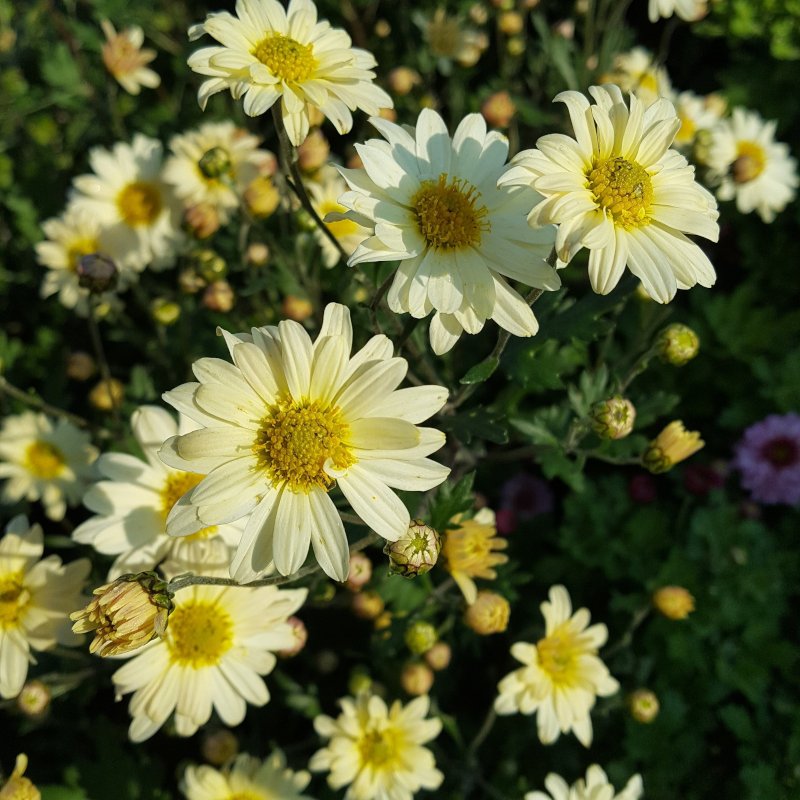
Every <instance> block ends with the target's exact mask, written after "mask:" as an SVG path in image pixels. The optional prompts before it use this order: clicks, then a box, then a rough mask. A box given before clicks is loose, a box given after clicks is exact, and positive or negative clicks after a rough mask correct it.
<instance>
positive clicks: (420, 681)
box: [400, 661, 433, 697]
mask: <svg viewBox="0 0 800 800" xmlns="http://www.w3.org/2000/svg"><path fill="white" fill-rule="evenodd" d="M400 685H401V686H402V687H403V690H404V691H405V692H407V693H408V694H410V695H412V696H414V697H419V696H420V695H423V694H428V692H429V691H430V690H431V686H433V670H432V669H431V668H430V667H429V666H428V665H427V664H423V663H421V662H419V661H414V662H412V663H410V664H406V665H405V667H403V671H402V672H401V673H400Z"/></svg>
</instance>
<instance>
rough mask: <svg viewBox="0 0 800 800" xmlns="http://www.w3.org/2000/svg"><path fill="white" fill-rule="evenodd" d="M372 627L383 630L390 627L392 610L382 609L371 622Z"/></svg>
mask: <svg viewBox="0 0 800 800" xmlns="http://www.w3.org/2000/svg"><path fill="white" fill-rule="evenodd" d="M372 627H373V628H375V630H376V631H385V630H386V629H387V628H391V627H392V612H391V611H383V612H382V613H380V614H379V615H378V616H377V617H375V622H373V623H372Z"/></svg>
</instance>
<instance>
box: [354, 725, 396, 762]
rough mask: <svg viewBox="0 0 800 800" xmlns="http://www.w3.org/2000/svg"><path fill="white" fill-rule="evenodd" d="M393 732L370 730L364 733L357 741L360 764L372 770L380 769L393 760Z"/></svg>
mask: <svg viewBox="0 0 800 800" xmlns="http://www.w3.org/2000/svg"><path fill="white" fill-rule="evenodd" d="M392 734H393V732H392V731H391V730H389V729H385V730H377V729H376V728H371V729H369V730H366V731H364V733H363V735H362V736H361V738H360V739H359V740H358V753H359V755H360V756H361V763H362V764H363V765H364V766H370V767H372V768H373V769H375V768H377V767H382V766H384V765H386V764H387V762H389V761H391V760H392V758H394V754H395V746H394V741H393V740H394V736H393V735H392Z"/></svg>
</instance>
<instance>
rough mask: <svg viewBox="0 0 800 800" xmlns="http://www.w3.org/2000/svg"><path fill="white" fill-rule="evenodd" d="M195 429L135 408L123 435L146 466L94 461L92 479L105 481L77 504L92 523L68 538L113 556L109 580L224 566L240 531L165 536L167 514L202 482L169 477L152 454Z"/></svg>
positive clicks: (113, 456)
mask: <svg viewBox="0 0 800 800" xmlns="http://www.w3.org/2000/svg"><path fill="white" fill-rule="evenodd" d="M197 427H198V426H197V425H196V424H195V423H194V422H192V421H191V420H190V419H188V418H187V417H184V416H182V415H181V419H180V427H179V425H178V423H176V422H175V420H174V419H173V417H172V416H171V415H170V414H169V413H168V412H166V411H165V410H164V409H163V408H158V407H157V406H142V407H141V408H139V409H137V410H136V411H134V413H133V415H132V416H131V428H132V429H133V435H134V437H135V439H136V442H137V443H138V445H139V447H141V449H142V452H143V453H144V456H145V459H146V460H142V459H139V458H137V457H136V456H132V455H128V454H127V453H103V455H101V456H100V458H98V459H97V471H98V472H99V473H100V475H102V476H103V478H106V480H101V481H100V482H98V483H96V484H94V485H93V486H92V487H91V488H90V489H89V491H87V492H86V494H85V495H84V497H83V504H84V505H85V506H86V507H87V508H88V509H90V510H91V511H94V512H95V514H96V516H93V517H90V518H89V519H87V520H86V521H85V522H84V523H82V524H81V525H79V526H78V527H77V528H76V529H75V530H74V532H73V534H72V535H73V538H74V539H75V541H77V542H80V543H81V544H89V545H91V546H92V547H94V548H95V550H97V551H98V552H99V553H104V554H105V555H112V556H117V558H116V560H115V561H114V563H113V565H112V566H111V568H110V569H109V571H108V579H109V580H114V579H116V578H118V577H119V576H120V575H124V574H125V573H128V572H145V571H147V570H151V569H153V568H154V567H155V566H156V565H157V564H159V563H161V562H162V561H163V560H164V559H169V560H170V562H172V563H174V566H173V567H171V568H170V569H171V571H181V569H180V568H181V567H182V568H183V569H182V571H185V572H188V571H193V572H204V571H207V570H208V569H215V568H216V569H219V568H223V569H227V567H228V565H229V564H230V560H231V556H232V555H233V548H234V547H235V545H236V544H237V543H238V541H239V539H240V538H241V535H242V531H243V530H244V525H243V524H241V523H228V524H224V525H214V526H209V527H204V528H202V529H201V530H198V531H197V532H196V533H194V534H192V535H191V536H187V537H185V538H182V539H175V538H174V537H172V536H167V533H166V520H167V515H168V514H169V512H170V511H171V510H172V507H173V506H174V505H175V503H176V502H177V501H178V499H179V498H181V497H182V496H183V495H184V494H185V493H186V492H187V491H189V490H190V489H191V488H193V487H194V486H196V485H197V484H198V483H200V481H201V480H203V478H204V477H205V476H204V475H197V474H195V473H192V472H183V471H181V470H176V469H171V468H170V467H168V466H166V464H164V462H163V461H161V459H159V457H158V454H157V453H158V449H159V448H160V447H161V445H162V444H164V442H165V441H167V439H169V438H170V437H172V436H175V435H176V434H178V433H179V432H180V433H188V432H189V431H192V430H196V429H197ZM195 519H197V518H196V517H195ZM198 524H200V523H199V521H198Z"/></svg>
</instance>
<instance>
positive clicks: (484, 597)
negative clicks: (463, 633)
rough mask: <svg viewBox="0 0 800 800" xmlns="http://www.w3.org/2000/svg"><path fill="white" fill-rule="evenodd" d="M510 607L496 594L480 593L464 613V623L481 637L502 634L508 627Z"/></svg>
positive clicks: (503, 598) (506, 601)
mask: <svg viewBox="0 0 800 800" xmlns="http://www.w3.org/2000/svg"><path fill="white" fill-rule="evenodd" d="M510 613H511V606H510V605H509V603H508V600H506V599H505V597H503V596H502V595H499V594H497V593H496V592H487V591H480V592H478V596H477V598H476V599H475V602H474V603H472V605H469V606H467V610H466V611H465V612H464V622H466V624H467V625H468V627H470V628H472V630H473V631H475V633H478V634H480V635H481V636H489V635H490V634H492V633H502V632H503V631H504V630H505V629H506V628H507V627H508V618H509V615H510Z"/></svg>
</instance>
